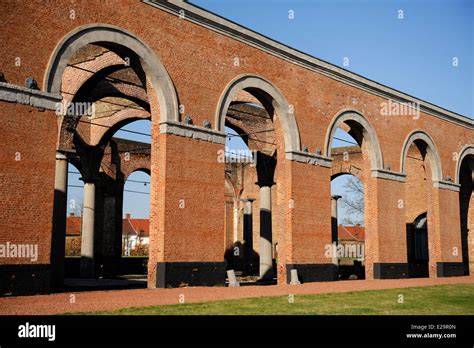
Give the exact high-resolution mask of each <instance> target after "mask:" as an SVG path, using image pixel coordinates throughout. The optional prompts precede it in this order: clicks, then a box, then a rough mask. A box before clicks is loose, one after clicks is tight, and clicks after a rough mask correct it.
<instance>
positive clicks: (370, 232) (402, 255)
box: [364, 174, 408, 279]
mask: <svg viewBox="0 0 474 348" xmlns="http://www.w3.org/2000/svg"><path fill="white" fill-rule="evenodd" d="M387 176H396V175H395V174H391V175H387ZM364 180H365V182H364V202H365V216H367V219H366V221H365V228H366V234H365V274H366V279H374V278H375V279H396V278H408V261H407V243H406V238H407V236H406V225H405V186H404V185H405V183H404V182H403V178H402V177H399V178H398V180H397V179H396V178H395V177H394V178H393V179H389V178H380V177H370V178H367V177H366V178H364Z"/></svg>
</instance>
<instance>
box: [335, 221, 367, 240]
mask: <svg viewBox="0 0 474 348" xmlns="http://www.w3.org/2000/svg"><path fill="white" fill-rule="evenodd" d="M337 237H338V239H339V240H357V241H364V240H365V228H364V226H343V225H339V226H338V227H337Z"/></svg>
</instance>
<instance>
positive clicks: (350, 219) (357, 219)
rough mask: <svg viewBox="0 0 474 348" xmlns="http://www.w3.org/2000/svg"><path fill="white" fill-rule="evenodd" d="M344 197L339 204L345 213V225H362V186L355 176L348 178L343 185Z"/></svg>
mask: <svg viewBox="0 0 474 348" xmlns="http://www.w3.org/2000/svg"><path fill="white" fill-rule="evenodd" d="M343 187H344V189H345V191H346V195H345V196H344V197H343V198H342V199H341V204H342V206H343V207H344V209H345V211H346V216H345V217H344V219H343V223H344V224H345V225H352V226H355V225H364V185H363V184H362V182H361V181H360V180H359V179H357V178H356V177H355V176H350V177H349V179H348V180H347V181H346V182H345V183H344V185H343Z"/></svg>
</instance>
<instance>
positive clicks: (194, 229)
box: [148, 126, 226, 288]
mask: <svg viewBox="0 0 474 348" xmlns="http://www.w3.org/2000/svg"><path fill="white" fill-rule="evenodd" d="M182 127H184V126H182ZM189 128H190V129H191V130H192V129H193V128H194V127H189ZM196 128H197V127H196ZM191 130H190V131H191ZM153 132H154V136H153V142H152V161H151V196H150V199H151V204H150V256H149V265H148V286H149V287H150V288H155V287H177V286H180V285H182V284H188V285H196V286H197V285H215V284H224V282H225V278H226V274H225V262H224V252H225V250H224V249H225V230H224V219H225V211H224V209H225V205H224V202H225V197H224V163H221V161H218V151H219V150H222V151H223V144H221V143H212V142H209V141H204V140H197V139H193V138H188V137H184V136H179V135H174V134H163V133H162V134H159V135H156V136H155V134H157V132H156V128H154V129H153ZM209 132H210V133H211V132H212V131H210V130H209ZM224 140H225V136H223V137H222V141H224Z"/></svg>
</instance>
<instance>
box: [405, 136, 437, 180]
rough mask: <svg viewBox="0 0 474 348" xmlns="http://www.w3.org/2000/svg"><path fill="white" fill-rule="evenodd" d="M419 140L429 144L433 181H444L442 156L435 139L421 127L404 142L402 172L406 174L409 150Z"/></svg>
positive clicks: (428, 150) (427, 149) (428, 152)
mask: <svg viewBox="0 0 474 348" xmlns="http://www.w3.org/2000/svg"><path fill="white" fill-rule="evenodd" d="M417 140H419V141H422V142H424V143H425V144H426V145H427V147H426V154H427V156H428V160H429V161H430V165H431V179H432V181H433V182H436V181H442V179H443V174H442V173H443V172H442V169H441V158H440V157H439V152H438V149H437V147H436V145H435V143H434V141H433V140H432V138H431V137H430V136H429V135H428V134H427V133H426V132H425V131H422V130H419V129H417V130H414V131H413V132H411V133H410V134H409V135H408V136H407V138H406V139H405V142H404V143H403V150H402V154H401V158H400V172H401V173H403V174H406V173H405V162H406V158H407V154H408V150H409V149H410V146H411V145H412V144H413V143H414V142H415V141H417Z"/></svg>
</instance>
